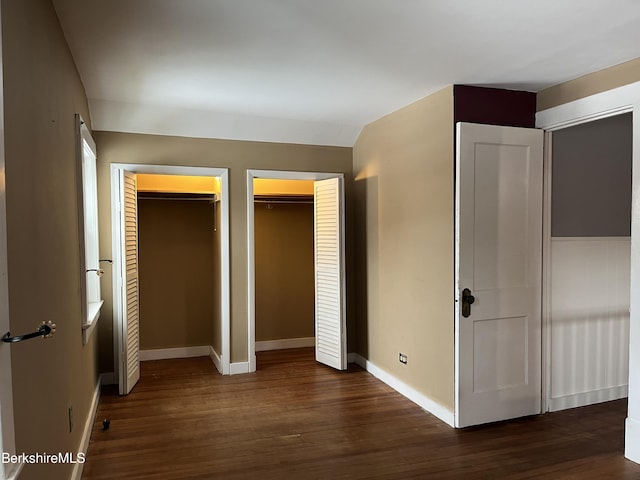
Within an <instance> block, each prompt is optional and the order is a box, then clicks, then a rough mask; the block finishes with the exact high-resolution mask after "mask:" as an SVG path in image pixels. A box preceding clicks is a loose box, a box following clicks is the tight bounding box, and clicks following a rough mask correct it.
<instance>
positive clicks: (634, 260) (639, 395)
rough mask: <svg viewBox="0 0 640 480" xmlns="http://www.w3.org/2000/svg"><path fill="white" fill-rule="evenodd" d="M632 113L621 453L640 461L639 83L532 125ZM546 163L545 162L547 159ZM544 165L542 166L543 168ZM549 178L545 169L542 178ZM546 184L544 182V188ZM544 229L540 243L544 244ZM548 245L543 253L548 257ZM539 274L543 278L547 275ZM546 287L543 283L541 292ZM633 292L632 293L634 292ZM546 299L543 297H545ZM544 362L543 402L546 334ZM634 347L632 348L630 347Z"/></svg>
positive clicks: (553, 111) (548, 126)
mask: <svg viewBox="0 0 640 480" xmlns="http://www.w3.org/2000/svg"><path fill="white" fill-rule="evenodd" d="M627 112H633V160H632V162H633V166H632V169H633V186H632V194H631V198H632V207H631V289H630V290H631V304H630V310H629V311H630V318H629V409H628V413H627V419H626V424H625V427H626V428H625V456H626V457H627V458H628V459H630V460H633V461H634V462H638V463H640V295H638V293H637V292H640V82H636V83H632V84H629V85H625V86H623V87H619V88H615V89H613V90H609V91H606V92H603V93H598V94H596V95H591V96H589V97H586V98H582V99H580V100H576V101H573V102H569V103H566V104H564V105H560V106H557V107H553V108H549V109H547V110H543V111H540V112H538V113H537V114H536V127H538V128H543V129H545V130H547V131H548V132H552V131H554V130H559V129H561V128H565V127H569V126H573V125H579V124H582V123H587V122H590V121H593V120H599V119H602V118H607V117H611V116H614V115H619V114H621V113H627ZM547 162H548V161H547ZM546 166H547V165H545V167H546ZM548 179H549V172H547V175H545V180H548ZM549 186H550V185H545V188H548V187H549ZM549 198H550V197H549V195H548V191H547V192H546V193H545V202H546V205H545V207H544V208H545V210H544V211H545V215H546V216H547V218H548V214H549V208H550V205H549V201H548V200H549ZM546 225H547V228H546V230H545V232H546V233H545V234H544V235H545V238H544V240H543V242H544V246H547V247H548V244H547V241H546V236H547V235H549V233H550V232H549V229H548V224H546ZM548 254H549V251H548V248H547V250H546V253H544V255H545V256H548ZM545 266H546V267H547V272H546V273H543V279H546V278H547V277H548V265H546V263H545ZM544 290H548V288H547V284H546V283H545V285H543V291H544ZM634 292H635V294H634ZM545 298H546V297H545ZM546 307H547V305H545V304H543V329H544V330H545V331H546V332H548V330H549V328H548V326H549V325H548V321H549V318H548V309H547V308H546ZM543 345H544V347H543V352H544V357H543V361H545V368H544V372H545V373H544V375H545V381H544V382H543V389H544V392H543V397H542V398H543V401H545V398H546V397H548V388H549V386H548V382H549V377H550V370H549V368H550V362H549V358H548V355H549V347H550V345H549V337H548V333H546V334H545V335H543ZM634 347H635V348H634Z"/></svg>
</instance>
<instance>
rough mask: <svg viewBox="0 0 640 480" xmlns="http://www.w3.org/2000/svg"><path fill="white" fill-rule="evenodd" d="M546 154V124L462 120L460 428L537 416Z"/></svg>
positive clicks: (459, 143) (458, 290)
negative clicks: (530, 125) (534, 126)
mask: <svg viewBox="0 0 640 480" xmlns="http://www.w3.org/2000/svg"><path fill="white" fill-rule="evenodd" d="M542 151H543V132H542V130H535V129H525V128H514V127H499V126H493V125H477V124H469V123H459V124H458V125H457V155H456V285H455V301H456V309H455V312H456V313H455V321H456V398H455V400H456V402H455V403H456V405H455V423H456V427H466V426H469V425H477V424H482V423H488V422H494V421H498V420H506V419H509V418H516V417H521V416H525V415H532V414H537V413H540V403H541V377H540V375H541V374H540V372H541V338H542V336H541V288H542V285H541V282H542V280H541V270H542ZM465 289H468V290H465ZM465 293H466V294H465Z"/></svg>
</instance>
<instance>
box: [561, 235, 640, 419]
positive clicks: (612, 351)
mask: <svg viewBox="0 0 640 480" xmlns="http://www.w3.org/2000/svg"><path fill="white" fill-rule="evenodd" d="M630 258H631V239H630V238H629V237H590V238H585V237H571V238H568V237H556V238H552V239H551V262H550V263H551V285H550V318H549V327H550V329H551V346H550V348H551V391H550V399H549V400H550V401H549V409H550V410H551V411H555V410H562V409H565V408H573V407H578V406H582V405H588V404H592V403H598V402H604V401H608V400H614V399H616V398H622V397H625V396H626V395H627V383H628V372H629V298H630V291H629V288H630V285H629V279H630V272H631V270H630Z"/></svg>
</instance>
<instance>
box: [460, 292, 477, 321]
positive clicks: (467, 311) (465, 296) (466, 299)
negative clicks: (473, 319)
mask: <svg viewBox="0 0 640 480" xmlns="http://www.w3.org/2000/svg"><path fill="white" fill-rule="evenodd" d="M475 301H476V297H474V296H473V295H471V290H469V289H468V288H465V289H464V290H462V316H463V317H465V318H467V317H468V316H469V315H471V304H473V302H475Z"/></svg>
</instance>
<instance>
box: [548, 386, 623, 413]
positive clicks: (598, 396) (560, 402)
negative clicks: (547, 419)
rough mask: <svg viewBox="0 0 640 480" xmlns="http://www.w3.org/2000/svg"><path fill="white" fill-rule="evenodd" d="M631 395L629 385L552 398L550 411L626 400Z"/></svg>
mask: <svg viewBox="0 0 640 480" xmlns="http://www.w3.org/2000/svg"><path fill="white" fill-rule="evenodd" d="M628 394H629V388H628V387H627V385H622V386H620V387H611V388H603V389H601V390H594V391H591V392H584V393H576V394H574V395H564V396H562V397H556V398H551V399H550V400H549V411H550V412H557V411H558V410H565V409H567V408H576V407H583V406H585V405H593V404H595V403H602V402H609V401H611V400H618V399H619V398H625V397H627V396H628Z"/></svg>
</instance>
